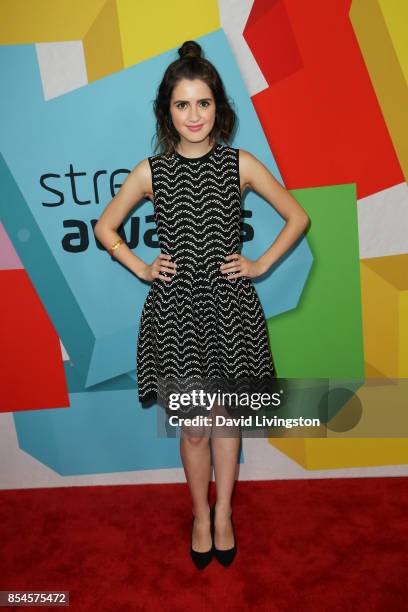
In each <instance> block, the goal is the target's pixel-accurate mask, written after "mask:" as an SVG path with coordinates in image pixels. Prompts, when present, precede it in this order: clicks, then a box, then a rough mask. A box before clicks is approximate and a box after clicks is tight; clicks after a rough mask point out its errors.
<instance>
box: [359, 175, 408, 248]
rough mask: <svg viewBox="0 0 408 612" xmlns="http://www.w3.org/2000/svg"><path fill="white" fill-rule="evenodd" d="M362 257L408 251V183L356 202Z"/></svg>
mask: <svg viewBox="0 0 408 612" xmlns="http://www.w3.org/2000/svg"><path fill="white" fill-rule="evenodd" d="M357 213H358V235H359V241H360V259H369V258H370V257H383V256H387V255H400V254H402V253H408V186H407V184H406V183H405V182H404V183H400V184H399V185H395V186H394V187H390V188H389V189H385V190H384V191H380V192H379V193H373V195H371V196H368V197H367V198H362V199H361V200H358V202H357Z"/></svg>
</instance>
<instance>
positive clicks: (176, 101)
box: [173, 98, 212, 104]
mask: <svg viewBox="0 0 408 612" xmlns="http://www.w3.org/2000/svg"><path fill="white" fill-rule="evenodd" d="M204 101H205V102H212V98H200V100H197V102H204ZM180 102H185V103H188V102H189V100H175V102H173V104H180Z"/></svg>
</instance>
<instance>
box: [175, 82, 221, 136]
mask: <svg viewBox="0 0 408 612" xmlns="http://www.w3.org/2000/svg"><path fill="white" fill-rule="evenodd" d="M170 115H171V118H172V121H173V125H174V127H175V128H176V130H177V132H178V133H179V134H180V140H183V139H184V140H187V141H189V142H194V143H198V142H202V141H204V140H205V139H206V138H207V137H208V135H209V133H210V132H211V130H212V128H213V126H214V122H215V102H214V97H213V95H212V91H211V89H210V88H209V87H208V85H207V83H205V82H204V81H202V80H201V79H193V80H189V79H182V80H181V81H179V82H178V83H177V85H176V86H175V87H174V88H173V93H172V95H171V99H170ZM193 128H195V129H193Z"/></svg>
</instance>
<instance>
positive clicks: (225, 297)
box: [137, 143, 275, 408]
mask: <svg viewBox="0 0 408 612" xmlns="http://www.w3.org/2000/svg"><path fill="white" fill-rule="evenodd" d="M148 160H149V164H150V168H151V172H152V187H153V196H154V200H153V206H154V219H155V222H156V228H157V235H158V241H159V246H160V250H161V252H162V253H165V254H170V255H171V261H173V262H175V263H176V264H177V271H176V274H175V275H173V274H171V273H166V272H161V274H163V275H164V276H170V277H171V281H170V282H168V281H163V280H161V279H158V278H156V279H154V281H153V282H152V284H151V287H150V290H149V292H148V294H147V297H146V300H145V303H144V306H143V309H142V314H141V319H140V327H139V333H138V342H137V381H138V394H139V402H140V403H141V404H142V406H144V407H146V406H147V405H148V404H150V403H151V402H153V403H156V402H157V403H158V404H160V405H162V406H163V407H165V408H167V407H168V395H169V392H170V388H169V387H166V383H168V381H169V380H171V381H173V382H174V381H175V382H176V387H172V388H171V390H172V391H174V389H175V388H177V390H178V391H183V390H185V389H187V388H190V387H189V385H188V382H189V381H191V380H193V381H195V382H196V381H197V380H199V381H200V382H201V383H203V382H204V383H205V382H207V383H208V382H210V383H211V382H216V383H217V385H218V387H217V388H218V390H220V385H221V386H224V387H225V388H228V389H230V388H231V382H232V384H233V386H234V385H235V384H236V381H237V380H249V379H250V380H251V381H252V382H253V381H262V380H264V379H265V378H266V379H267V380H270V379H271V377H274V376H275V368H274V364H273V360H272V356H271V352H270V347H269V340H268V335H267V328H266V321H265V318H264V314H263V311H262V307H261V304H260V301H259V298H258V295H257V293H256V291H255V288H254V286H253V284H252V281H251V279H249V278H246V277H239V278H236V279H231V280H229V279H228V276H229V275H230V274H233V272H230V273H229V274H228V275H226V274H225V273H224V274H223V273H222V272H221V271H220V269H219V268H220V265H221V264H222V263H226V262H227V261H228V260H225V259H224V258H225V256H226V255H229V254H232V253H238V252H239V249H240V243H241V240H240V220H241V190H240V177H239V149H236V148H233V147H230V146H227V145H221V144H219V143H218V144H216V145H215V146H214V147H213V148H212V149H211V150H210V151H209V152H208V153H206V154H205V155H202V156H201V157H198V158H197V157H196V158H187V157H184V156H182V155H180V154H179V153H177V152H175V153H172V154H170V155H168V156H167V157H166V156H164V155H155V156H152V157H149V158H148ZM212 388H213V387H212ZM252 388H253V387H252ZM255 388H256V385H255ZM221 390H222V389H221Z"/></svg>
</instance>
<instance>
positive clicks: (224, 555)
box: [210, 505, 237, 567]
mask: <svg viewBox="0 0 408 612" xmlns="http://www.w3.org/2000/svg"><path fill="white" fill-rule="evenodd" d="M210 517H211V536H212V541H213V549H214V556H215V558H216V559H217V561H219V562H220V563H221V565H223V566H224V567H228V566H229V565H231V563H232V562H233V560H234V557H235V555H236V552H237V542H236V539H235V533H234V546H233V547H232V548H227V550H219V549H218V548H215V505H214V506H212V507H211V513H210ZM231 524H232V518H231ZM232 529H233V530H234V526H233V525H232Z"/></svg>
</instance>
